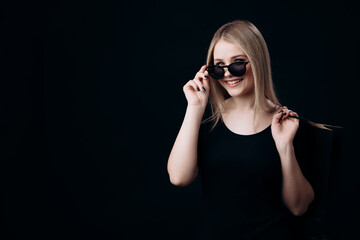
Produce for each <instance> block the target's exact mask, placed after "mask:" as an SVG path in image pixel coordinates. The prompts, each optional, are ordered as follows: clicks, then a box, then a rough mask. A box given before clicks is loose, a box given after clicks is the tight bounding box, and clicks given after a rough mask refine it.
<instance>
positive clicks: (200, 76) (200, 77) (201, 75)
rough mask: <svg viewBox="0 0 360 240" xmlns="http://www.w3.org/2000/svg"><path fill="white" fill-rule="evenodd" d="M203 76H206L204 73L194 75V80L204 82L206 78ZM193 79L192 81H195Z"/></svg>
mask: <svg viewBox="0 0 360 240" xmlns="http://www.w3.org/2000/svg"><path fill="white" fill-rule="evenodd" d="M205 76H206V75H205V73H204V72H197V73H196V75H195V78H196V79H198V80H200V81H202V80H204V79H205V78H206V77H207V76H206V77H205ZM195 78H194V79H195Z"/></svg>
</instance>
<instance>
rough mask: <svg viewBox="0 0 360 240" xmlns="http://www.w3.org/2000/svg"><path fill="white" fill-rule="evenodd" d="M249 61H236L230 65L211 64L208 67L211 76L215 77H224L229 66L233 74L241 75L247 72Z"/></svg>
mask: <svg viewBox="0 0 360 240" xmlns="http://www.w3.org/2000/svg"><path fill="white" fill-rule="evenodd" d="M248 63H249V62H234V63H231V64H230V65H226V66H219V65H211V66H208V67H207V68H206V70H207V71H208V73H209V74H210V76H211V77H213V78H215V79H221V78H224V75H225V70H224V68H227V69H228V71H229V72H230V73H231V75H233V76H236V77H240V76H243V75H244V74H245V72H246V64H248Z"/></svg>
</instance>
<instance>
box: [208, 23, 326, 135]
mask: <svg viewBox="0 0 360 240" xmlns="http://www.w3.org/2000/svg"><path fill="white" fill-rule="evenodd" d="M220 39H222V40H224V41H227V42H230V43H233V44H235V45H237V46H239V47H240V48H241V49H242V50H243V51H244V53H245V54H246V55H247V57H248V59H249V61H250V62H251V69H252V71H253V76H254V89H255V94H254V115H253V131H254V132H255V126H256V124H255V123H256V121H257V119H256V116H259V114H258V113H259V112H260V110H261V109H265V111H267V112H274V111H275V110H276V108H277V107H279V106H281V104H280V102H279V100H278V98H277V96H276V92H275V86H274V84H273V80H272V73H271V65H270V55H269V50H268V48H267V45H266V42H265V40H264V38H263V36H262V34H261V32H260V31H259V30H258V29H257V28H256V27H255V26H254V24H252V23H251V22H249V21H247V20H235V21H232V22H229V23H226V24H224V25H223V26H221V27H220V28H219V29H218V30H217V31H216V32H215V34H214V36H213V38H212V40H211V43H210V46H209V49H208V53H207V60H206V64H207V65H212V64H214V62H213V58H214V56H213V54H214V48H215V45H216V43H217V42H218V41H219V40H220ZM210 88H211V89H210V93H209V101H210V105H211V111H212V116H210V117H209V118H207V119H205V120H204V121H203V122H207V121H214V124H213V126H212V128H211V130H212V129H214V127H215V126H216V124H217V123H218V121H219V120H220V119H221V120H222V121H223V119H222V113H223V112H225V111H226V109H225V105H224V102H225V100H226V99H227V98H228V97H230V96H229V94H228V93H227V91H226V90H225V89H224V88H223V87H222V86H221V85H220V84H219V83H218V82H217V81H216V80H215V79H213V78H212V77H211V76H210ZM308 122H309V123H310V124H311V125H313V126H316V127H319V128H323V129H328V128H326V127H325V125H324V124H319V123H314V122H311V121H308ZM328 130H331V129H328Z"/></svg>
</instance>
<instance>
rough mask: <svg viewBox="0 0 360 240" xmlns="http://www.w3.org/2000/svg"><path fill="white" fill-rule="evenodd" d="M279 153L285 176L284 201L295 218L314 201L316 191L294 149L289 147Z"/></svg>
mask: <svg viewBox="0 0 360 240" xmlns="http://www.w3.org/2000/svg"><path fill="white" fill-rule="evenodd" d="M279 153H280V159H281V165H282V174H283V185H282V195H283V201H284V203H285V205H286V206H287V207H288V208H289V209H290V211H291V212H292V213H293V214H294V215H295V216H301V215H302V214H304V213H305V212H306V211H307V209H308V206H309V205H310V203H311V202H312V201H313V200H314V197H315V194H314V190H313V188H312V186H311V184H310V183H309V182H308V180H307V179H306V178H305V177H304V175H303V174H302V172H301V169H300V167H299V164H298V162H297V160H296V157H295V152H294V147H293V146H292V145H287V146H286V147H283V148H282V150H281V151H280V152H279Z"/></svg>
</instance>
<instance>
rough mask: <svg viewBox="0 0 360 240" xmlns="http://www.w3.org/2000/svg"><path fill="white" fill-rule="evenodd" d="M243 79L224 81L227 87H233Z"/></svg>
mask: <svg viewBox="0 0 360 240" xmlns="http://www.w3.org/2000/svg"><path fill="white" fill-rule="evenodd" d="M242 80H244V78H241V79H237V80H230V81H224V82H225V83H226V84H227V85H228V86H235V85H237V84H238V83H240V82H241V81H242Z"/></svg>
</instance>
